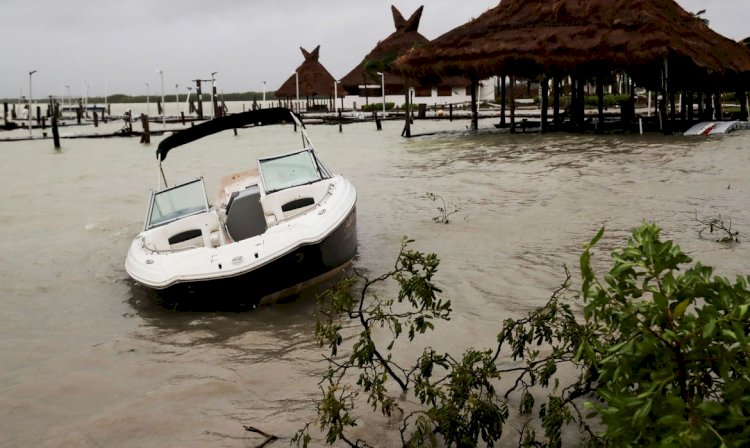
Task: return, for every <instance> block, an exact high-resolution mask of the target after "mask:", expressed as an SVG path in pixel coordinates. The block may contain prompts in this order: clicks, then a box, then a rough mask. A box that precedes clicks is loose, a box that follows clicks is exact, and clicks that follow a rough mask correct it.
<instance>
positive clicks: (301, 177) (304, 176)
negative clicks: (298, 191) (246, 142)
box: [258, 151, 321, 193]
mask: <svg viewBox="0 0 750 448" xmlns="http://www.w3.org/2000/svg"><path fill="white" fill-rule="evenodd" d="M258 165H259V166H260V172H261V176H262V178H263V185H264V186H265V188H266V192H268V193H271V192H274V191H279V190H284V189H286V188H291V187H296V186H298V185H305V184H309V183H312V182H316V181H319V180H320V179H321V176H320V172H319V171H318V166H317V164H316V163H315V159H314V158H313V155H312V153H311V152H310V151H302V152H298V153H294V154H288V155H285V156H281V157H276V158H273V159H265V160H260V161H259V162H258Z"/></svg>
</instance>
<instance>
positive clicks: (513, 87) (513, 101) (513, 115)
mask: <svg viewBox="0 0 750 448" xmlns="http://www.w3.org/2000/svg"><path fill="white" fill-rule="evenodd" d="M510 132H511V133H513V132H516V77H515V76H511V77H510Z"/></svg>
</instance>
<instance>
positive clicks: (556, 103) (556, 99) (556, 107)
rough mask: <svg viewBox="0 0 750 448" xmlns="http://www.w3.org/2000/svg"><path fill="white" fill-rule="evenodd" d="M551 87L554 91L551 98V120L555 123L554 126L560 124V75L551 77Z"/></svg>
mask: <svg viewBox="0 0 750 448" xmlns="http://www.w3.org/2000/svg"><path fill="white" fill-rule="evenodd" d="M553 80H554V81H553V83H552V85H553V88H554V89H555V91H554V92H553V100H552V108H553V110H552V122H553V123H554V124H555V127H557V126H559V125H560V85H561V84H562V83H561V82H560V77H559V76H555V77H554V78H553Z"/></svg>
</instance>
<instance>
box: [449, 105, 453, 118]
mask: <svg viewBox="0 0 750 448" xmlns="http://www.w3.org/2000/svg"><path fill="white" fill-rule="evenodd" d="M448 121H453V103H450V104H448Z"/></svg>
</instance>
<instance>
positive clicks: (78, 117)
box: [76, 100, 83, 124]
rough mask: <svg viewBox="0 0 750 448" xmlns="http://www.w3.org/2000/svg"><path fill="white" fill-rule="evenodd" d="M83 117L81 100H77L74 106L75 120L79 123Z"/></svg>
mask: <svg viewBox="0 0 750 448" xmlns="http://www.w3.org/2000/svg"><path fill="white" fill-rule="evenodd" d="M82 117H83V105H82V104H81V101H80V100H79V101H78V107H77V108H76V122H77V123H78V124H81V118H82Z"/></svg>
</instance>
